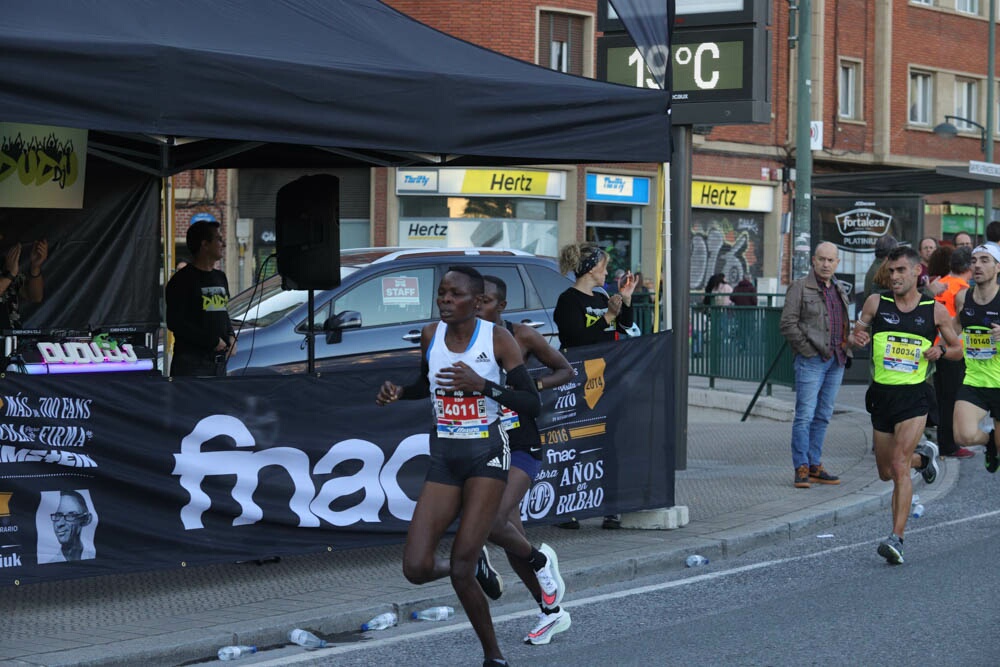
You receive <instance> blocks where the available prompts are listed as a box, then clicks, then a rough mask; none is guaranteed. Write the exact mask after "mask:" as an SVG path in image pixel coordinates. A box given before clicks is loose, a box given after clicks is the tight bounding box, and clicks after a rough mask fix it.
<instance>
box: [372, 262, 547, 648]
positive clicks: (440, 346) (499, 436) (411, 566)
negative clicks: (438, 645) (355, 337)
mask: <svg viewBox="0 0 1000 667" xmlns="http://www.w3.org/2000/svg"><path fill="white" fill-rule="evenodd" d="M482 295H483V277H482V276H481V275H480V274H479V272H478V271H476V270H475V269H473V268H471V267H468V266H454V267H452V268H451V269H449V271H448V272H447V273H446V274H445V275H444V277H443V278H442V279H441V284H440V285H439V286H438V292H437V307H438V311H439V314H440V317H441V322H434V323H432V324H428V325H427V326H425V327H424V329H423V331H422V332H421V337H420V347H421V353H422V354H421V371H420V376H418V378H417V381H416V382H414V383H413V384H411V385H407V386H405V387H404V386H400V385H397V384H394V383H393V382H389V381H387V382H385V383H384V384H383V385H382V388H381V389H380V390H379V393H378V396H377V397H376V399H375V402H376V403H377V404H378V405H387V404H389V403H392V402H394V401H396V400H400V399H419V398H427V397H430V396H431V395H432V394H431V391H432V388H433V392H434V393H433V397H434V401H433V404H434V417H435V425H434V429H433V430H432V432H431V434H430V459H431V461H430V467H429V469H428V473H427V479H426V481H425V482H424V486H423V489H422V490H421V492H420V497H419V499H418V500H417V505H416V508H415V509H414V511H413V518H412V519H411V520H410V527H409V530H408V531H407V535H406V547H405V549H404V551H403V574H404V575H405V576H406V578H407V579H408V580H409V581H410V582H412V583H414V584H423V583H427V582H429V581H434V580H436V579H441V578H443V577H447V576H450V577H451V582H452V586H453V587H454V589H455V593H456V594H457V595H458V598H459V600H460V601H461V603H462V607H463V609H464V610H465V613H466V615H467V616H468V618H469V622H470V623H471V624H472V627H473V629H474V630H475V631H476V635H477V636H478V637H479V641H480V643H481V644H482V647H483V654H484V656H485V662H484V665H487V666H494V665H506V664H507V663H506V661H505V660H504V658H503V654H502V653H501V652H500V647H499V645H498V644H497V640H496V634H495V632H494V630H493V620H492V618H491V617H490V609H489V603H488V601H487V600H486V597H485V596H484V595H483V591H482V589H481V588H480V587H479V584H478V583H477V582H476V578H475V569H476V562H477V560H478V558H479V555H480V553H481V552H482V548H483V545H484V544H485V543H486V537H487V535H488V534H489V532H490V528H491V527H492V525H493V520H494V518H495V517H496V513H497V508H498V507H499V505H500V499H501V497H502V495H503V491H504V487H505V485H506V481H507V468H508V466H509V450H508V449H507V438H506V436H505V435H504V434H503V432H502V430H501V429H500V420H499V409H498V407H497V403H500V404H502V405H506V406H508V407H510V408H512V409H514V410H516V411H517V412H519V413H521V414H525V415H529V416H533V417H537V416H538V413H539V410H540V406H541V404H540V401H539V398H538V391H537V389H536V388H535V386H534V384H533V383H532V381H531V376H530V375H528V371H527V370H526V369H525V367H524V360H523V358H522V355H521V349H520V347H519V346H518V344H517V342H516V341H515V340H514V338H513V336H511V335H510V333H508V332H507V331H506V330H505V329H503V328H501V327H494V326H491V325H488V323H486V322H482V321H481V320H479V319H478V318H477V317H476V315H477V312H478V309H479V303H480V301H481V300H482ZM480 355H483V356H485V357H486V358H485V359H484V360H482V361H480ZM500 368H503V370H504V371H506V373H507V378H506V383H507V385H509V388H508V387H504V386H501V385H500V384H499V379H500V376H499V369H500ZM491 378H495V379H491ZM459 514H461V516H462V521H461V522H460V523H459V526H458V531H457V533H456V534H455V539H454V541H453V542H452V548H451V558H450V559H444V558H439V557H437V556H436V551H437V548H438V545H439V544H440V542H441V538H442V537H443V536H444V533H445V531H446V530H447V529H448V527H449V526H451V525H452V523H453V522H454V521H455V519H456V518H458V516H459Z"/></svg>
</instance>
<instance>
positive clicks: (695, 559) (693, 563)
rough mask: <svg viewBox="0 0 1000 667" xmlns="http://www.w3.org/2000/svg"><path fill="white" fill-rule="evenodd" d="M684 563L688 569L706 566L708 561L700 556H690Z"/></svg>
mask: <svg viewBox="0 0 1000 667" xmlns="http://www.w3.org/2000/svg"><path fill="white" fill-rule="evenodd" d="M684 563H685V564H686V565H687V566H688V567H701V566H702V565H708V559H707V558H705V557H704V556H702V555H701V554H691V555H690V556H688V557H687V560H686V561H684Z"/></svg>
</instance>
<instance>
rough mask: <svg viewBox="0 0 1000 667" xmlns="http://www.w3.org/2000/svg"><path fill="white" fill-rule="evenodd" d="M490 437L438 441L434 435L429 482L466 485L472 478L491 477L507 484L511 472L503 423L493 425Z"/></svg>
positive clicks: (508, 448)
mask: <svg viewBox="0 0 1000 667" xmlns="http://www.w3.org/2000/svg"><path fill="white" fill-rule="evenodd" d="M489 433H490V437H488V438H469V439H460V438H439V437H438V434H437V432H436V431H432V432H431V439H430V450H431V465H430V468H429V469H428V470H427V481H428V482H437V483H438V484H447V485H449V486H463V485H464V484H465V481H466V480H467V479H469V478H470V477H489V478H491V479H499V480H501V481H503V482H506V481H507V471H508V470H510V447H509V445H508V444H507V434H506V432H504V430H503V429H502V428H500V420H499V419H498V420H497V421H495V422H493V423H492V424H490V431H489Z"/></svg>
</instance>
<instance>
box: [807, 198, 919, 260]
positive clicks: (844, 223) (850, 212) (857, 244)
mask: <svg viewBox="0 0 1000 667" xmlns="http://www.w3.org/2000/svg"><path fill="white" fill-rule="evenodd" d="M922 214H923V207H922V203H921V199H920V198H919V197H872V198H863V199H862V198H858V197H815V198H814V199H813V206H812V224H813V229H812V238H813V239H814V243H813V246H814V247H815V245H816V243H818V242H819V241H830V242H831V243H833V244H834V245H836V246H837V247H839V248H840V249H842V250H847V251H851V252H859V253H873V252H875V243H876V242H877V241H878V240H879V239H880V238H882V237H883V236H886V235H887V234H891V235H892V236H894V237H896V238H897V239H898V240H900V241H903V242H907V243H910V244H912V245H916V244H917V243H918V241H919V240H920V235H921V229H922V219H923V218H922Z"/></svg>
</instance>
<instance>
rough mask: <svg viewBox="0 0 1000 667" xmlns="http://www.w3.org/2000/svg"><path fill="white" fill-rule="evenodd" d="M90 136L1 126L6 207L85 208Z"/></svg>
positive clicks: (1, 198) (0, 195) (0, 196)
mask: <svg viewBox="0 0 1000 667" xmlns="http://www.w3.org/2000/svg"><path fill="white" fill-rule="evenodd" d="M86 171H87V130H78V129H74V128H68V127H54V126H52V125H28V124H26V123H0V207H8V208H76V209H79V208H83V191H84V183H85V181H86Z"/></svg>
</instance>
